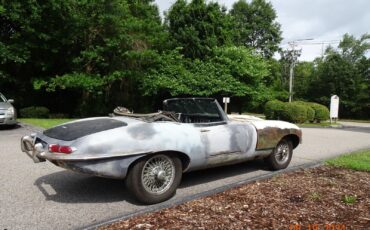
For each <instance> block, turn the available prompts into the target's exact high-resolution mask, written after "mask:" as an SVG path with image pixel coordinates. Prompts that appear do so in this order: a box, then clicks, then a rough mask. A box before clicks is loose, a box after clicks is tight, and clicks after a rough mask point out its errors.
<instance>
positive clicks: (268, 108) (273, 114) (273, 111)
mask: <svg viewBox="0 0 370 230" xmlns="http://www.w3.org/2000/svg"><path fill="white" fill-rule="evenodd" d="M283 110H284V102H282V101H279V100H273V101H268V102H267V103H266V104H265V116H266V119H270V120H280V119H282V112H283Z"/></svg>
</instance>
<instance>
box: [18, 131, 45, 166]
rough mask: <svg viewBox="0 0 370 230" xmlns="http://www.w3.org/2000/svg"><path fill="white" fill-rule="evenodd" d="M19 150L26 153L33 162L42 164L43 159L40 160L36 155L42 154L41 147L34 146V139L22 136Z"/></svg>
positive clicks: (38, 144)
mask: <svg viewBox="0 0 370 230" xmlns="http://www.w3.org/2000/svg"><path fill="white" fill-rule="evenodd" d="M21 149H22V152H24V153H26V154H27V156H29V157H30V158H31V159H32V160H33V162H35V163H40V162H44V161H45V159H43V158H40V157H39V156H38V154H40V153H42V152H43V146H42V144H41V143H37V144H35V138H34V137H32V136H23V137H22V138H21Z"/></svg>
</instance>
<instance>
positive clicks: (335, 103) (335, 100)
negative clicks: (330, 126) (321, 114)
mask: <svg viewBox="0 0 370 230" xmlns="http://www.w3.org/2000/svg"><path fill="white" fill-rule="evenodd" d="M338 111H339V97H338V96H337V95H333V96H331V98H330V123H332V121H333V119H334V121H335V122H337V119H338Z"/></svg>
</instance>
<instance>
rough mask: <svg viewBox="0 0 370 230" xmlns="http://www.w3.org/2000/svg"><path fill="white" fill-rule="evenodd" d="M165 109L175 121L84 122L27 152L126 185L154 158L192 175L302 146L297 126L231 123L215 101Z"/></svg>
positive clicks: (37, 138) (38, 137)
mask: <svg viewBox="0 0 370 230" xmlns="http://www.w3.org/2000/svg"><path fill="white" fill-rule="evenodd" d="M207 106H208V107H207ZM189 107H196V109H190V110H193V111H189ZM164 109H165V110H166V111H173V112H172V113H171V114H172V117H174V116H175V117H176V118H174V119H172V118H171V116H170V115H168V114H162V113H161V114H152V115H148V116H140V115H139V116H135V114H127V115H125V114H121V115H123V116H112V117H99V118H88V119H82V120H78V121H73V122H69V123H66V124H63V125H60V126H56V127H54V128H51V129H48V130H45V131H44V132H43V133H35V134H32V135H30V136H24V137H23V138H22V140H21V147H22V151H23V152H25V153H26V154H27V155H28V156H30V157H31V158H32V159H33V160H34V162H42V161H45V160H48V161H50V162H52V163H53V164H55V165H57V166H60V167H63V168H66V169H69V170H73V171H76V172H81V173H88V174H93V175H96V176H101V177H108V178H116V179H123V178H125V177H126V176H127V174H128V172H129V170H130V168H131V167H132V165H134V164H135V163H136V162H137V161H138V160H140V159H143V158H145V157H148V156H150V155H155V154H166V155H169V156H171V155H174V156H176V157H178V158H179V159H180V160H181V163H182V169H181V170H182V172H187V171H193V170H198V169H204V168H208V167H215V166H220V165H227V164H234V163H238V162H242V161H247V160H252V159H256V158H265V157H268V156H269V155H270V154H271V153H272V152H273V150H274V148H275V147H276V146H277V144H278V143H279V141H281V140H282V139H284V138H285V139H289V141H290V142H291V145H292V147H293V148H295V147H296V146H297V145H298V144H299V143H300V142H301V136H302V134H301V130H300V129H299V128H298V127H297V126H295V125H294V124H291V123H287V122H283V121H265V120H258V119H256V120H249V119H229V118H228V116H227V115H226V114H225V113H224V112H223V110H222V108H221V107H220V105H219V104H218V103H217V101H216V100H214V99H204V98H185V99H169V100H166V101H164ZM200 111H201V112H202V113H200ZM156 116H157V118H156ZM167 118H168V119H167ZM52 144H57V145H58V146H70V147H71V149H72V152H71V153H70V154H65V153H58V152H51V151H50V145H52ZM289 161H290V159H289ZM288 163H289V162H288Z"/></svg>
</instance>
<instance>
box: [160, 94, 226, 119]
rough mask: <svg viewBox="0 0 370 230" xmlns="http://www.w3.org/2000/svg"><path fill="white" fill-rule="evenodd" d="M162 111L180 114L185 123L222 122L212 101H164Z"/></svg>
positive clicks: (192, 99)
mask: <svg viewBox="0 0 370 230" xmlns="http://www.w3.org/2000/svg"><path fill="white" fill-rule="evenodd" d="M164 110H166V111H171V112H175V113H177V114H181V115H182V118H181V119H182V122H186V123H203V122H217V121H222V120H223V118H222V116H221V114H220V111H219V108H218V106H217V104H216V101H215V100H214V99H197V98H182V99H173V100H166V101H165V103H164ZM184 116H185V117H184Z"/></svg>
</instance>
